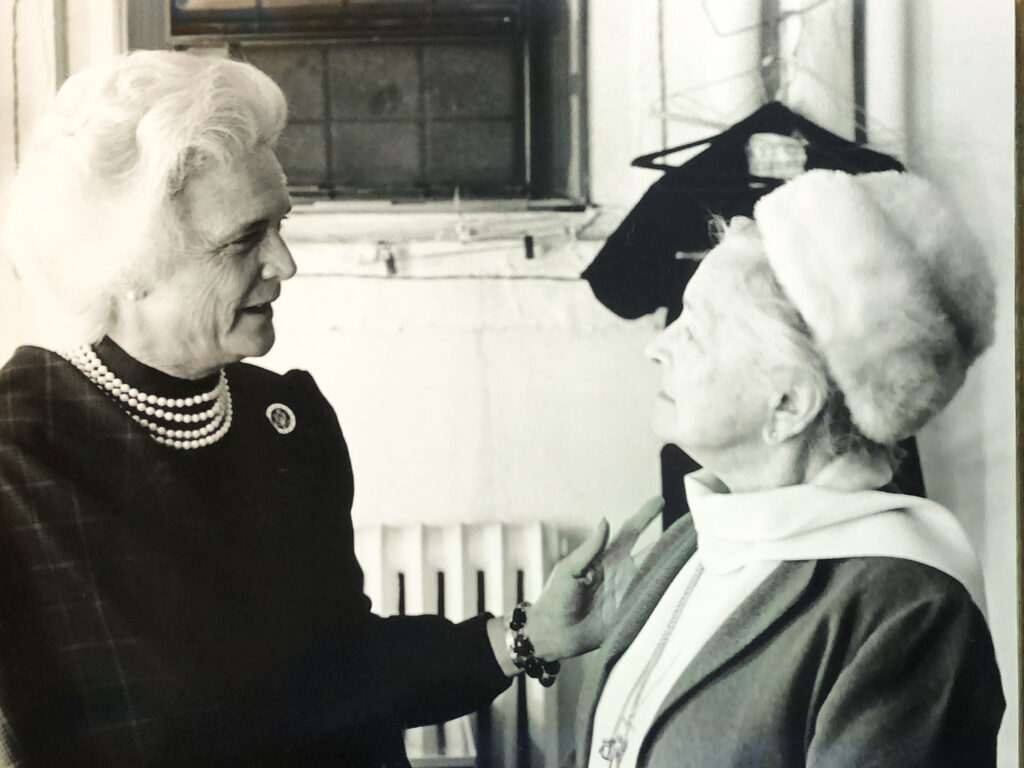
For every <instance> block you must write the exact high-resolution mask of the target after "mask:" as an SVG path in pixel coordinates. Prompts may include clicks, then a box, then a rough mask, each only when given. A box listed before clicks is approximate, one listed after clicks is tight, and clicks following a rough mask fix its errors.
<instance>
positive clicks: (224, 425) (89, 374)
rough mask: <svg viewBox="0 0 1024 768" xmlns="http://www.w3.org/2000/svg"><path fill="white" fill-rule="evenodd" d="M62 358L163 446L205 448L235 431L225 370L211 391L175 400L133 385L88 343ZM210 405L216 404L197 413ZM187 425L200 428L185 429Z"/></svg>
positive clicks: (62, 354)
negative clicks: (124, 380)
mask: <svg viewBox="0 0 1024 768" xmlns="http://www.w3.org/2000/svg"><path fill="white" fill-rule="evenodd" d="M61 356H62V357H64V358H65V359H66V360H67V361H68V362H70V363H71V364H72V365H73V366H75V368H77V369H78V370H79V371H81V372H82V373H83V374H84V375H85V377H86V378H88V379H89V381H91V382H92V383H93V384H95V385H96V386H97V387H99V388H100V389H102V390H104V391H105V392H106V393H107V394H108V395H109V396H110V397H111V398H112V399H114V400H116V401H117V402H118V404H119V405H120V406H121V409H122V410H123V411H124V412H125V413H126V414H128V415H129V416H130V417H131V418H132V419H133V420H134V421H135V422H136V423H137V424H139V425H141V426H142V427H144V428H145V429H146V431H147V432H149V436H150V437H152V438H153V439H154V440H155V441H156V442H158V443H160V444H161V445H166V446H168V447H171V448H177V449H179V450H192V449H195V448H203V447H205V446H207V445H212V444H213V443H215V442H217V441H218V440H220V439H221V438H222V437H224V435H226V434H227V433H228V430H229V429H231V417H232V407H231V388H230V387H229V386H228V377H227V374H226V373H225V372H224V371H223V370H221V372H220V376H219V377H218V378H217V383H216V384H215V385H214V387H213V389H211V390H209V391H208V392H203V393H200V394H198V395H193V396H192V397H178V398H171V397H162V396H159V395H151V394H147V393H146V392H142V391H140V390H138V389H136V388H135V387H132V386H129V385H128V384H126V383H125V382H123V381H122V380H121V379H119V378H118V377H117V376H115V375H114V373H113V372H112V371H111V370H110V369H109V368H107V366H106V365H104V364H103V361H102V360H100V359H99V357H98V356H97V355H96V353H95V352H94V351H93V349H92V347H90V346H89V345H88V344H84V345H82V346H80V347H77V348H75V349H73V350H71V351H70V352H62V353H61ZM206 403H212V404H211V405H209V406H208V407H206V408H204V409H203V410H195V409H196V408H197V407H198V406H204V405H205V404H206ZM183 424H189V425H196V426H189V427H183V426H182V425H183Z"/></svg>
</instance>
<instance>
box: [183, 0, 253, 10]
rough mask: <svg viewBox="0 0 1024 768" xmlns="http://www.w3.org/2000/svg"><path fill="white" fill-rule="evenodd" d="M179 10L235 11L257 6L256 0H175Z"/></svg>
mask: <svg viewBox="0 0 1024 768" xmlns="http://www.w3.org/2000/svg"><path fill="white" fill-rule="evenodd" d="M174 6H175V7H176V8H177V9H178V10H179V11H234V10H237V9H239V8H255V7H256V0H174Z"/></svg>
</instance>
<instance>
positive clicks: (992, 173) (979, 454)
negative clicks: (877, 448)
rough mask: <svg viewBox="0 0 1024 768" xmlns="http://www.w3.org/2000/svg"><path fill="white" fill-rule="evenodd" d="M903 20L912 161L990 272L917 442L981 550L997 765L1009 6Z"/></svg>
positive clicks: (1012, 689) (1011, 431) (1005, 613)
mask: <svg viewBox="0 0 1024 768" xmlns="http://www.w3.org/2000/svg"><path fill="white" fill-rule="evenodd" d="M910 22H911V26H910V29H911V32H912V43H913V45H912V46H911V47H910V49H909V50H910V56H911V67H910V78H909V82H908V93H909V96H910V99H909V103H908V112H909V114H908V132H909V136H908V139H909V141H908V146H909V147H910V157H909V160H910V164H911V166H912V167H913V168H914V169H915V170H917V171H919V172H921V173H923V174H924V175H926V176H928V177H930V178H932V179H934V180H935V181H936V182H938V183H939V184H940V185H942V187H943V188H944V189H945V190H946V191H948V193H949V194H950V195H951V196H952V197H953V198H954V199H955V200H956V202H957V203H958V204H959V205H960V208H961V210H962V211H963V213H964V214H965V216H966V219H967V221H968V222H970V224H971V225H972V227H973V229H974V231H975V232H976V233H977V235H978V236H979V238H980V239H981V242H982V244H983V246H984V247H985V249H986V251H987V255H988V257H989V259H990V260H991V263H992V266H993V269H994V271H995V275H996V284H997V297H996V299H997V308H996V309H997V316H996V317H997V319H996V340H995V344H994V345H993V347H992V349H990V350H989V351H988V352H987V353H986V354H985V356H984V357H983V358H982V359H981V361H980V362H979V363H978V365H977V366H976V368H975V369H974V370H973V371H972V372H971V374H970V375H969V378H968V381H967V384H966V386H965V387H964V390H963V391H962V392H961V393H960V395H959V396H958V397H957V398H956V400H954V402H953V403H952V404H951V405H950V407H949V408H948V409H947V410H946V411H945V413H943V414H942V415H941V416H940V417H939V418H938V419H936V421H935V422H934V423H933V424H931V425H930V426H929V427H928V428H927V429H926V430H925V431H924V433H923V434H922V436H921V440H920V445H921V458H922V464H923V468H924V473H925V482H926V483H927V485H928V488H929V491H930V493H931V495H933V496H934V498H936V499H937V500H938V501H940V502H941V503H943V504H945V505H946V506H948V507H950V508H951V509H953V510H956V511H957V512H958V513H959V514H960V515H961V519H963V520H964V521H965V523H966V524H967V526H968V530H969V532H970V533H971V535H972V538H973V539H974V542H975V544H976V546H977V547H978V549H979V551H980V554H981V557H982V562H983V565H984V568H985V579H986V589H987V593H988V608H989V620H990V623H991V626H992V631H993V635H994V638H995V643H996V653H997V655H998V659H999V664H1000V667H1001V671H1002V673H1003V679H1004V688H1005V691H1006V698H1007V712H1006V719H1005V721H1004V724H1003V730H1002V732H1001V733H1000V765H1001V766H1014V765H1017V750H1018V746H1017V743H1016V742H1017V730H1018V716H1019V713H1018V706H1019V695H1018V693H1017V664H1018V650H1017V648H1018V638H1017V626H1018V624H1017V599H1016V593H1017V584H1018V581H1017V563H1018V560H1017V547H1016V542H1017V537H1016V484H1015V476H1016V473H1015V465H1014V462H1015V456H1016V441H1015V432H1016V430H1015V427H1014V424H1015V419H1014V391H1015V390H1014V294H1015V292H1014V243H1015V229H1014V118H1015V108H1014V89H1013V83H1014V9H1013V6H1012V5H1011V4H1010V3H1003V2H998V1H997V0H984V2H967V0H961V1H960V2H943V3H933V2H926V1H925V0H917V1H916V2H914V3H913V8H912V12H911V16H910Z"/></svg>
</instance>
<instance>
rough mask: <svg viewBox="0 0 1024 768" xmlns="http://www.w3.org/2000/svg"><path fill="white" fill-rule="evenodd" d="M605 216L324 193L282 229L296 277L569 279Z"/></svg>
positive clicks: (589, 251) (591, 251) (585, 258)
mask: <svg viewBox="0 0 1024 768" xmlns="http://www.w3.org/2000/svg"><path fill="white" fill-rule="evenodd" d="M489 202H493V201H489ZM520 204H522V201H520ZM426 205H427V206H430V205H431V204H426ZM610 216H613V214H609V213H608V212H606V211H603V210H601V209H598V208H588V209H585V210H580V211H562V210H550V209H548V210H544V209H539V210H532V209H523V208H519V209H518V210H517V209H512V208H510V209H508V210H504V211H495V210H494V209H493V208H492V209H488V210H474V211H468V210H466V206H464V205H460V206H459V210H458V211H457V212H456V211H455V210H453V207H452V204H451V203H448V207H447V208H439V207H424V205H406V204H401V205H387V204H381V203H379V202H378V203H376V204H375V205H373V206H368V205H367V204H363V203H352V202H350V201H344V202H336V201H329V202H328V201H324V202H316V203H311V204H303V203H300V204H297V205H296V206H295V208H294V210H293V211H292V214H291V215H290V216H289V218H288V219H287V220H286V221H285V222H284V225H283V227H282V236H283V237H284V239H285V241H286V242H287V243H288V245H289V246H290V247H291V249H292V251H293V253H294V254H295V259H296V261H297V262H298V264H299V269H300V272H299V275H300V277H318V276H352V277H392V278H397V279H402V278H406V279H409V278H422V279H443V278H452V279H457V278H464V277H474V278H479V279H484V278H495V279H501V278H534V279H555V280H576V279H578V278H579V275H580V272H582V271H583V269H585V268H586V267H587V265H588V264H590V262H591V261H592V260H593V258H594V256H595V255H596V253H597V251H598V250H599V249H600V247H601V245H602V244H603V242H604V238H605V237H606V236H607V231H608V228H609V226H612V227H613V226H614V224H615V223H617V222H609V221H608V219H609V217H610Z"/></svg>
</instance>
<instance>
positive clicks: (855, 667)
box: [576, 516, 1005, 768]
mask: <svg viewBox="0 0 1024 768" xmlns="http://www.w3.org/2000/svg"><path fill="white" fill-rule="evenodd" d="M695 549H696V534H695V532H694V529H693V523H692V522H691V520H690V518H689V516H686V517H684V518H683V519H681V520H679V521H678V522H677V523H676V524H675V525H673V526H672V527H671V528H669V530H668V531H666V532H665V534H664V535H663V536H662V537H661V540H660V541H659V542H658V544H657V545H656V547H655V549H654V551H653V552H652V553H651V555H650V557H648V558H647V560H646V561H645V563H644V565H643V566H642V568H641V569H640V572H639V573H638V574H637V576H636V578H635V579H634V581H633V583H632V585H631V586H630V589H629V591H628V592H627V594H626V596H625V599H624V601H623V607H622V609H621V611H620V614H619V618H618V622H617V626H616V628H615V629H614V631H613V632H612V634H611V636H610V637H609V638H608V640H607V641H606V643H605V645H604V647H603V648H602V649H601V651H599V653H601V654H602V658H601V660H600V661H601V663H600V665H599V668H598V674H597V675H596V677H595V678H594V679H591V680H590V681H589V682H588V684H587V685H586V686H585V687H584V691H583V693H582V694H581V697H582V698H581V704H582V706H581V707H580V708H579V709H578V712H579V720H578V722H577V733H576V760H577V765H578V766H586V765H587V762H588V759H589V755H590V748H591V747H590V745H591V740H592V739H594V738H597V739H600V738H601V737H602V734H593V733H591V731H592V727H593V718H594V710H595V708H596V704H597V701H598V699H599V697H600V693H601V690H602V688H603V686H604V684H605V681H606V680H607V679H608V673H609V672H610V671H611V669H612V667H613V666H614V665H615V663H616V661H617V660H618V659H619V657H620V656H621V655H622V653H623V651H625V649H626V648H627V647H628V646H629V644H630V643H631V642H632V641H633V639H634V638H635V637H636V635H637V633H638V632H639V631H640V629H641V627H643V625H644V622H645V621H646V620H647V618H648V616H650V614H651V611H653V609H654V606H655V605H656V604H657V602H658V599H659V598H660V597H661V595H662V594H663V593H664V591H665V589H666V588H667V587H668V585H669V584H670V583H671V581H672V579H673V578H674V577H675V575H676V574H677V573H678V572H679V570H680V569H681V568H682V566H683V565H684V564H685V563H686V561H687V560H688V559H689V558H690V557H691V556H692V555H693V553H694V551H695ZM1004 707H1005V702H1004V699H1003V694H1002V688H1001V686H1000V680H999V671H998V669H997V667H996V662H995V656H994V652H993V649H992V641H991V637H990V636H989V632H988V629H987V626H986V624H985V620H984V618H983V617H982V615H981V613H980V612H979V610H978V608H977V607H976V606H975V605H974V603H973V602H972V601H971V598H970V597H969V596H968V594H967V592H966V590H965V589H964V588H963V586H961V585H960V583H959V582H957V581H955V580H954V579H952V578H951V577H950V576H948V575H946V574H944V573H942V572H940V571H938V570H935V569H934V568H931V567H929V566H926V565H922V564H919V563H916V562H913V561H910V560H902V559H897V558H888V557H856V558H846V559H836V560H805V561H792V562H785V563H783V564H782V565H781V566H779V568H777V569H776V570H775V571H774V572H773V573H772V574H771V575H770V576H769V577H768V579H767V580H766V581H765V583H763V584H762V585H761V586H759V587H758V588H757V589H756V590H755V591H754V592H753V593H752V594H751V595H750V597H749V598H747V599H746V600H745V601H744V602H743V603H742V604H741V605H740V607H739V608H738V609H737V610H736V611H735V612H734V613H733V614H732V615H731V616H730V617H729V618H728V619H727V620H726V622H725V623H724V624H723V625H722V627H720V628H719V629H718V631H717V632H716V633H715V634H714V635H713V636H712V637H711V639H710V640H709V641H708V642H707V644H706V645H705V646H704V648H703V649H702V650H701V651H700V652H699V653H698V654H697V656H696V657H695V658H694V660H693V662H692V663H691V664H690V665H689V666H688V668H687V669H686V671H685V672H684V673H683V674H682V676H681V677H680V678H679V680H677V681H676V683H675V685H674V686H673V688H672V690H671V692H670V693H669V695H668V696H667V698H666V700H665V702H664V703H663V704H662V706H661V708H660V709H659V712H658V715H657V717H656V718H655V720H654V723H653V725H652V727H651V729H650V731H649V732H648V733H647V734H646V736H644V737H643V742H642V744H641V748H640V755H639V760H638V765H640V766H650V767H651V768H654V767H655V766H656V767H657V768H685V767H687V766H694V768H741V767H742V768H768V767H769V766H771V767H773V768H774V767H776V766H778V767H780V768H781V766H786V768H795V767H797V766H814V767H815V768H818V767H822V766H829V767H830V768H847V767H849V768H853V767H854V766H856V767H857V768H875V767H881V766H893V767H894V768H897V767H898V768H915V767H916V766H920V767H921V768H924V767H925V766H928V768H935V767H936V766H938V767H942V766H949V767H950V768H952V767H953V766H956V767H957V768H985V767H986V766H994V765H995V763H996V757H995V755H996V733H997V731H998V729H999V722H1000V720H1001V718H1002V714H1003V709H1004Z"/></svg>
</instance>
